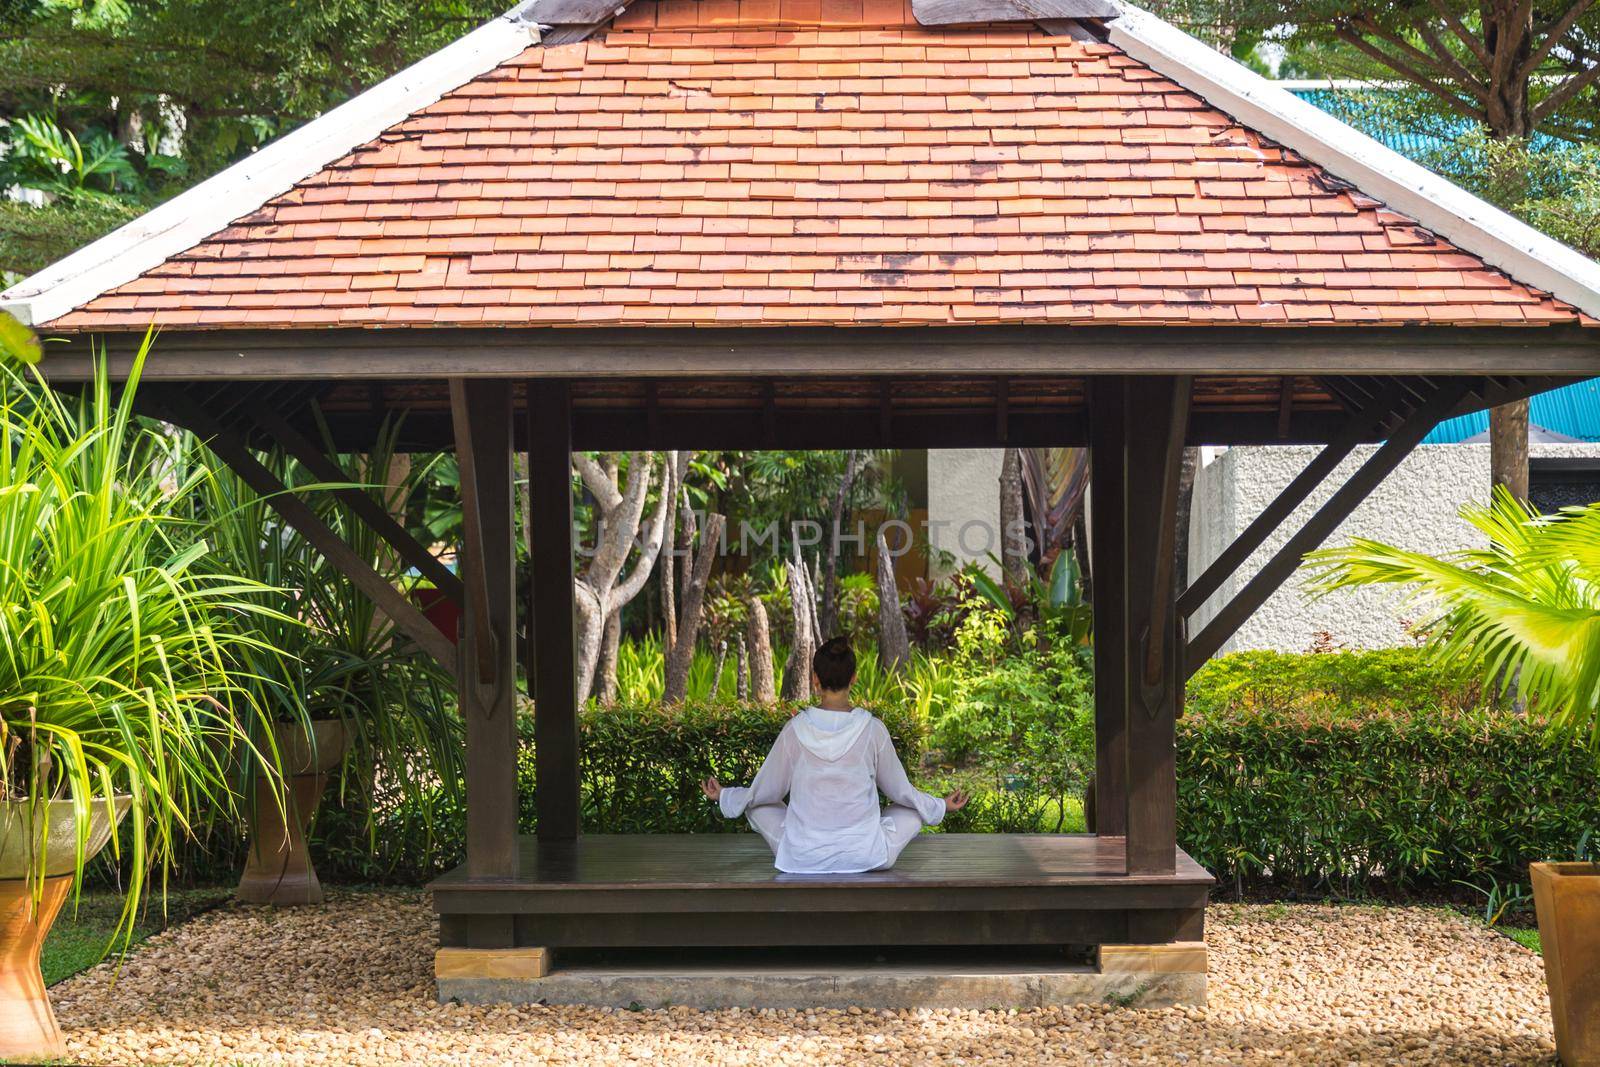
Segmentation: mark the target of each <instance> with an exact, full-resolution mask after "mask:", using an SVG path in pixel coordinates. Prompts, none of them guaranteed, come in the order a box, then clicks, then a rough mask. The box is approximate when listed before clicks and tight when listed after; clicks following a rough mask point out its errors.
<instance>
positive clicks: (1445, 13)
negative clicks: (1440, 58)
mask: <svg viewBox="0 0 1600 1067" xmlns="http://www.w3.org/2000/svg"><path fill="white" fill-rule="evenodd" d="M1428 6H1430V7H1432V8H1433V10H1434V11H1436V12H1438V14H1439V18H1440V20H1441V21H1442V22H1443V23H1444V24H1445V25H1446V26H1448V27H1450V32H1451V33H1453V34H1455V35H1456V39H1457V40H1459V41H1460V42H1461V43H1462V44H1464V45H1466V46H1467V51H1469V52H1471V53H1472V54H1473V56H1474V57H1475V58H1476V59H1477V61H1478V62H1479V63H1482V64H1483V66H1484V69H1485V70H1487V69H1488V68H1489V67H1490V66H1491V65H1492V63H1493V62H1494V61H1493V58H1492V57H1491V56H1490V55H1489V50H1488V49H1487V48H1485V47H1484V44H1483V42H1482V41H1480V40H1478V39H1477V38H1476V37H1474V36H1473V35H1472V31H1471V30H1469V29H1467V24H1466V23H1464V22H1462V21H1461V19H1460V18H1458V17H1457V16H1456V13H1455V12H1454V11H1451V10H1450V8H1449V7H1448V6H1446V5H1445V3H1444V0H1428Z"/></svg>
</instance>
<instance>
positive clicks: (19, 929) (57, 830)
mask: <svg viewBox="0 0 1600 1067" xmlns="http://www.w3.org/2000/svg"><path fill="white" fill-rule="evenodd" d="M128 804H129V798H128V797H118V798H116V802H115V805H114V807H115V815H113V814H112V812H111V811H108V810H107V808H106V805H105V804H104V803H102V802H98V801H97V802H95V803H94V804H93V806H92V807H91V808H90V816H89V840H88V842H87V844H86V845H85V849H84V857H85V859H88V858H89V857H91V856H93V855H94V854H95V853H97V852H99V851H100V850H101V849H102V848H104V847H105V846H106V842H107V841H109V840H111V832H112V830H113V829H115V827H116V824H117V822H119V821H121V819H122V816H123V815H125V814H127V811H128ZM77 844H78V835H77V825H76V817H75V816H74V814H73V810H72V802H71V801H70V800H56V801H51V802H49V803H46V804H43V805H40V806H39V807H38V808H32V807H30V805H28V804H27V803H26V802H22V801H0V1063H28V1062H32V1061H37V1060H56V1059H61V1058H62V1057H63V1056H65V1055H66V1048H65V1046H64V1045H63V1044H62V1041H61V1028H60V1027H59V1026H57V1025H56V1016H55V1012H53V1011H51V1010H50V997H49V994H47V993H46V992H45V988H44V975H42V974H40V973H39V949H40V947H41V946H42V945H43V944H44V938H45V935H46V934H48V933H49V932H50V924H51V923H53V922H55V918H56V915H57V913H58V912H60V911H61V904H62V902H63V901H65V900H66V899H67V894H68V893H70V892H71V891H72V873H73V868H74V866H75V864H76V851H77ZM41 848H42V850H43V872H44V884H43V894H42V896H41V897H40V899H39V900H38V901H37V902H36V901H35V900H34V890H35V889H36V888H38V886H39V883H38V882H37V881H36V880H35V879H34V878H33V877H30V874H35V873H36V872H37V870H38V868H32V869H30V859H37V858H38V857H39V855H40V850H41Z"/></svg>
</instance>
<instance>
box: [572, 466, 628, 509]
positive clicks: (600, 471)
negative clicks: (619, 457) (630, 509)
mask: <svg viewBox="0 0 1600 1067" xmlns="http://www.w3.org/2000/svg"><path fill="white" fill-rule="evenodd" d="M572 465H573V466H574V467H576V468H577V469H578V477H580V478H582V479H583V486H584V488H585V489H587V490H589V492H591V493H593V494H594V499H595V503H596V504H598V505H599V506H600V510H601V511H602V512H611V511H615V510H616V509H617V507H618V506H619V505H621V503H622V493H621V492H620V491H619V490H618V489H617V481H616V475H615V473H614V472H613V473H611V474H607V472H606V469H605V468H604V467H602V466H601V465H600V463H599V462H598V461H597V460H596V459H595V458H594V457H593V456H591V455H589V454H588V453H585V452H574V453H573V454H572Z"/></svg>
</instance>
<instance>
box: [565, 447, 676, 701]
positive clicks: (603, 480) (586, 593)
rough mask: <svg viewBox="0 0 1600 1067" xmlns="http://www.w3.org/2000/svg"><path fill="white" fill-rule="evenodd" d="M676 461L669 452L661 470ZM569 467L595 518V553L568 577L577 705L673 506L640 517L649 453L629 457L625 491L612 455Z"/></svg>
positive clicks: (646, 575)
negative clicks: (573, 609)
mask: <svg viewBox="0 0 1600 1067" xmlns="http://www.w3.org/2000/svg"><path fill="white" fill-rule="evenodd" d="M676 456H677V454H676V453H674V452H668V453H667V454H666V456H665V464H664V467H671V465H672V464H673V462H674V460H675V459H676ZM572 465H573V467H574V468H575V469H576V470H577V471H578V474H579V476H580V477H581V478H582V479H583V483H584V485H585V486H586V487H587V488H588V490H589V492H590V493H591V494H593V496H594V499H595V503H596V508H597V510H598V511H599V515H600V518H599V522H598V523H597V524H596V526H597V531H596V536H595V546H594V552H593V554H592V555H591V556H590V557H589V562H588V563H587V565H585V567H584V568H583V572H582V573H581V574H579V575H577V576H575V577H574V578H573V586H574V592H575V600H576V602H577V615H578V618H577V629H578V702H579V704H580V705H581V704H582V703H583V702H584V701H586V700H588V699H589V696H590V695H591V694H592V693H593V692H594V689H595V685H596V683H597V672H598V670H599V666H600V657H601V646H602V644H603V643H604V641H605V637H606V634H605V630H606V628H607V625H608V624H609V622H610V620H611V617H612V616H613V615H615V614H617V613H620V612H621V611H622V609H623V607H624V606H625V605H626V604H628V603H629V602H630V601H631V600H633V598H634V597H636V596H638V595H639V593H640V591H641V590H643V589H644V587H645V585H646V583H648V582H649V580H650V576H651V574H653V573H654V572H655V566H656V559H657V557H658V556H659V555H660V553H661V542H662V537H663V534H664V531H665V529H666V523H667V514H668V513H669V512H670V511H671V510H672V502H671V500H670V498H665V497H663V498H662V499H660V500H658V501H657V502H656V510H655V513H654V514H653V515H651V516H650V517H649V518H648V519H647V518H645V515H644V509H645V502H646V498H647V497H648V495H649V490H650V481H651V477H652V474H653V471H654V467H655V462H654V456H653V455H652V454H651V453H649V452H634V453H631V454H630V455H629V460H628V484H627V489H626V491H625V492H624V491H623V490H622V489H620V488H619V487H618V484H617V481H618V473H619V467H618V462H617V457H616V456H614V455H609V454H608V455H605V456H603V457H602V458H601V459H600V460H598V461H597V460H595V458H594V457H592V456H590V455H589V454H588V453H583V452H575V453H573V455H572ZM663 481H665V475H663ZM630 557H636V558H635V559H634V564H633V567H632V569H631V570H625V568H626V567H627V563H628V560H629V558H630ZM618 624H619V625H620V615H619V616H618ZM619 639H620V634H619Z"/></svg>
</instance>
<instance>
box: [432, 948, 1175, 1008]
mask: <svg viewBox="0 0 1600 1067" xmlns="http://www.w3.org/2000/svg"><path fill="white" fill-rule="evenodd" d="M765 955H766V956H767V957H768V958H769V959H771V962H767V961H766V960H763V961H762V962H761V963H759V964H754V963H750V962H746V961H744V960H741V961H739V962H738V963H737V964H732V963H730V962H728V961H725V960H724V961H718V960H716V959H714V958H708V957H704V956H701V957H697V958H695V959H692V960H683V959H679V960H676V961H674V960H661V959H659V958H654V959H652V958H649V957H641V958H640V959H637V960H619V959H606V960H604V961H597V962H588V961H585V962H577V961H574V962H572V963H565V962H564V963H563V964H562V965H561V966H560V967H558V968H557V969H556V970H553V971H551V972H550V973H549V974H547V975H545V976H543V977H538V978H522V977H505V976H503V975H490V974H484V975H482V976H469V975H467V974H465V973H464V971H463V969H462V968H461V967H459V966H458V965H456V962H457V961H452V966H450V967H448V968H443V969H439V968H436V973H437V978H436V980H437V984H438V995H439V1000H440V1002H442V1003H447V1002H450V1001H458V1002H460V1003H463V1004H584V1005H590V1006H596V1007H613V1008H628V1007H637V1008H665V1007H673V1006H682V1007H690V1008H707V1009H711V1008H777V1009H804V1008H851V1007H857V1008H873V1009H881V1008H888V1009H908V1008H965V1009H975V1010H984V1009H993V1008H1001V1009H1003V1008H1038V1007H1051V1006H1056V1005H1068V1004H1105V1003H1112V1004H1117V1005H1120V1006H1123V1007H1139V1008H1166V1007H1172V1006H1174V1005H1180V1004H1181V1005H1193V1006H1202V1005H1204V1004H1205V1002H1206V974H1205V971H1204V962H1203V961H1204V946H1200V951H1199V954H1198V959H1199V960H1200V961H1201V963H1200V967H1201V969H1200V970H1198V971H1195V970H1185V969H1176V968H1165V969H1164V968H1163V967H1162V966H1160V965H1157V966H1155V967H1152V966H1150V961H1149V960H1148V959H1147V960H1146V961H1145V966H1143V967H1140V968H1137V969H1130V968H1127V967H1123V968H1121V969H1115V970H1112V969H1104V970H1102V969H1101V968H1097V967H1094V966H1089V965H1077V964H1073V963H1069V962H1065V961H1055V960H1039V959H1029V960H1024V961H1020V962H1017V961H1013V962H1009V963H1008V962H1006V961H1005V959H1004V957H999V956H996V957H992V958H989V959H985V960H981V961H972V962H966V963H955V962H948V961H942V960H938V959H902V960H896V961H888V960H866V961H844V960H836V959H835V960H822V959H816V958H812V959H806V958H795V957H793V955H791V956H790V957H787V958H786V957H784V956H783V955H781V954H779V953H770V954H765ZM772 957H776V958H775V959H772ZM568 958H569V957H568V956H566V955H563V957H562V960H563V961H566V960H568ZM1194 959H1196V955H1195V953H1194V952H1193V951H1190V952H1189V954H1188V956H1187V959H1186V960H1185V962H1186V963H1189V964H1190V965H1191V966H1192V961H1193V960H1194ZM1107 962H1108V963H1109V962H1110V961H1107ZM1119 962H1121V961H1119Z"/></svg>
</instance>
